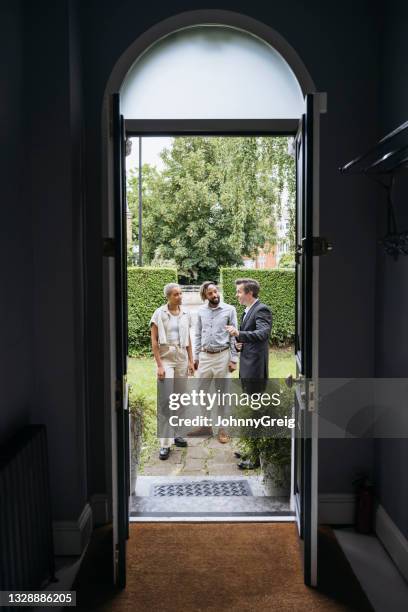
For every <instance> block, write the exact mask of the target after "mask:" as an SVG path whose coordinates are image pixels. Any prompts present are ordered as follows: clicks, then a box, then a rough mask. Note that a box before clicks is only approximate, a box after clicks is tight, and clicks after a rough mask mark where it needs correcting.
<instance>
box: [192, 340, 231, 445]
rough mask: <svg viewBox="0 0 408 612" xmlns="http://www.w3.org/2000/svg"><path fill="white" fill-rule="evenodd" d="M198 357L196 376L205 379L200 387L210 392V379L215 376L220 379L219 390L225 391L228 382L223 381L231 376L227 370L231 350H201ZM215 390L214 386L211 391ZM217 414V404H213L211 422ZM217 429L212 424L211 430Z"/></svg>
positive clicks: (219, 412)
mask: <svg viewBox="0 0 408 612" xmlns="http://www.w3.org/2000/svg"><path fill="white" fill-rule="evenodd" d="M198 359H199V361H198V370H197V374H196V376H197V378H203V379H206V380H205V382H204V381H203V384H201V385H200V388H201V389H204V390H205V391H206V392H207V393H208V392H210V391H209V389H210V387H211V381H212V380H213V379H214V378H217V379H220V381H219V382H220V385H221V387H222V388H221V391H223V392H224V393H226V392H227V391H228V383H224V384H223V381H224V380H225V379H228V378H231V372H230V371H229V370H228V364H229V362H230V361H231V351H230V350H229V349H227V350H226V351H222V352H221V353H206V352H205V351H201V352H200V354H199V357H198ZM213 387H214V385H213ZM215 391H216V390H215V388H213V389H212V392H213V393H215ZM219 415H220V416H222V412H221V410H220V408H219V406H214V408H213V409H212V411H211V417H212V419H213V423H216V421H217V418H218V416H219ZM224 429H225V428H224ZM218 430H219V427H218V426H217V425H213V432H214V433H217V432H218Z"/></svg>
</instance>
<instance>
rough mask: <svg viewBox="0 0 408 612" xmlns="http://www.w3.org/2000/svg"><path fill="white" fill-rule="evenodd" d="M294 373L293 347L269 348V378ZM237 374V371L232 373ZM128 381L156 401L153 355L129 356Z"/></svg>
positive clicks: (282, 376) (148, 397)
mask: <svg viewBox="0 0 408 612" xmlns="http://www.w3.org/2000/svg"><path fill="white" fill-rule="evenodd" d="M289 374H293V376H294V375H295V374H296V367H295V356H294V354H293V348H292V347H289V348H282V349H274V348H273V349H271V350H270V353H269V378H286V376H288V375H289ZM234 376H235V377H237V376H238V372H235V373H234ZM128 382H129V384H130V385H131V387H132V392H134V393H136V394H138V395H139V394H143V395H145V396H146V398H147V399H148V400H149V401H152V402H155V401H156V364H155V361H154V359H153V357H130V358H129V365H128Z"/></svg>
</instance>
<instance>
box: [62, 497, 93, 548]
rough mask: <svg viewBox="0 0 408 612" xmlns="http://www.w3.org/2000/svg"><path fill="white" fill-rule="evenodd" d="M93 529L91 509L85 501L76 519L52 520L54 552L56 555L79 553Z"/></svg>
mask: <svg viewBox="0 0 408 612" xmlns="http://www.w3.org/2000/svg"><path fill="white" fill-rule="evenodd" d="M92 529H93V522H92V509H91V506H90V505H89V504H88V503H87V504H85V506H84V509H83V510H82V512H81V514H80V516H79V518H78V520H76V521H54V522H53V534H54V553H55V555H57V556H68V557H70V556H76V555H81V554H82V551H83V550H84V548H85V546H86V545H87V543H88V540H89V538H90V536H91V533H92Z"/></svg>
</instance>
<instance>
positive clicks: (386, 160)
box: [339, 121, 408, 174]
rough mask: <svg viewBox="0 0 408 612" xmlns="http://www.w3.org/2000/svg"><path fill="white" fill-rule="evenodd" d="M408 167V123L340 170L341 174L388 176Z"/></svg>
mask: <svg viewBox="0 0 408 612" xmlns="http://www.w3.org/2000/svg"><path fill="white" fill-rule="evenodd" d="M404 165H407V166H408V121H406V122H405V123H403V124H402V125H400V126H399V127H397V128H396V129H395V130H393V131H392V132H390V133H389V134H387V135H386V136H384V137H383V138H381V140H379V141H378V142H377V144H376V145H375V146H374V147H372V148H371V149H369V150H368V151H366V152H365V153H363V154H362V155H359V156H358V157H356V158H355V159H353V160H351V161H350V162H348V163H347V164H345V165H344V166H342V167H341V168H339V170H340V172H342V173H343V174H389V173H390V172H394V171H395V170H397V169H399V168H401V167H403V166H404Z"/></svg>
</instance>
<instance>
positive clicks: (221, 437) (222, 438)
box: [217, 429, 231, 444]
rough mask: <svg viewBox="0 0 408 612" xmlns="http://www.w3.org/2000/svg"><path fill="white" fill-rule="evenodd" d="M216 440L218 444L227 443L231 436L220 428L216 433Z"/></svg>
mask: <svg viewBox="0 0 408 612" xmlns="http://www.w3.org/2000/svg"><path fill="white" fill-rule="evenodd" d="M217 440H218V442H219V443H220V444H227V442H229V441H230V440H231V438H230V437H229V435H228V434H227V433H225V431H223V430H222V429H220V431H219V432H218V435H217Z"/></svg>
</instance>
